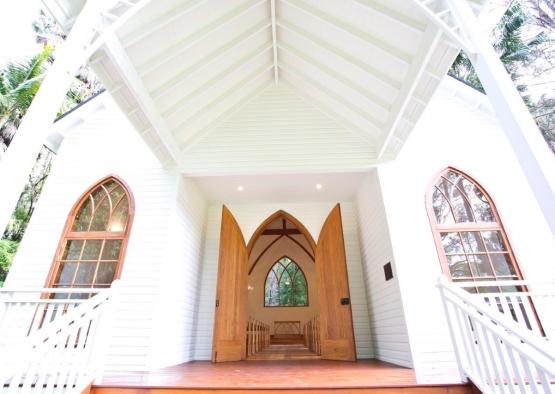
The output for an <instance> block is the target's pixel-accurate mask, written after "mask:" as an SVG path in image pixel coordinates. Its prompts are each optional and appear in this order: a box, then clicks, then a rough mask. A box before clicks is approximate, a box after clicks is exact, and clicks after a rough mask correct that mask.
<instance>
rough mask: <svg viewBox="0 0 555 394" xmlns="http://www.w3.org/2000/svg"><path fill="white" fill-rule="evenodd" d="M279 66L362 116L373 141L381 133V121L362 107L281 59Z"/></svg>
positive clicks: (367, 132)
mask: <svg viewBox="0 0 555 394" xmlns="http://www.w3.org/2000/svg"><path fill="white" fill-rule="evenodd" d="M279 67H280V68H281V69H282V70H285V71H287V72H289V73H291V74H296V75H297V76H298V77H300V78H302V79H303V80H305V81H306V82H308V83H309V84H310V85H312V86H314V87H315V88H316V89H318V90H319V91H320V92H322V93H323V94H325V95H326V96H328V97H330V98H332V99H333V100H334V101H336V102H337V103H339V104H341V105H342V106H343V107H345V108H346V109H347V110H349V111H350V112H352V113H353V114H356V115H357V116H359V117H360V118H362V119H363V120H364V121H365V122H366V123H367V125H368V127H367V128H366V134H368V135H369V136H370V137H371V138H373V139H374V141H375V138H378V137H379V136H380V135H381V133H382V128H381V127H382V125H381V123H379V122H378V121H377V120H376V119H374V118H373V117H372V115H370V114H369V113H368V112H366V111H364V110H363V109H361V108H359V107H358V106H355V105H354V104H352V103H351V102H350V101H348V100H347V99H345V98H343V97H341V96H339V95H338V94H337V93H335V92H334V91H332V90H331V89H329V88H327V87H325V86H323V85H322V84H321V83H320V82H319V81H317V80H315V79H314V78H312V77H311V76H308V75H306V74H304V73H303V72H302V71H299V70H297V69H295V67H291V66H289V65H287V64H285V63H284V62H283V61H282V62H281V64H280V66H279Z"/></svg>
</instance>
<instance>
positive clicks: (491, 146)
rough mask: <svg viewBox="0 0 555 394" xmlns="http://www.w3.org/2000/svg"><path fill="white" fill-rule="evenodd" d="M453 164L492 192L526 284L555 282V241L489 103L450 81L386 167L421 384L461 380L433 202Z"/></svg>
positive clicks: (387, 199) (383, 175) (386, 196)
mask: <svg viewBox="0 0 555 394" xmlns="http://www.w3.org/2000/svg"><path fill="white" fill-rule="evenodd" d="M423 152H429V153H430V154H423ZM432 153H433V154H432ZM449 166H452V167H455V168H457V169H458V170H461V171H463V172H465V173H466V174H468V175H469V176H471V177H472V178H473V179H475V180H476V181H478V182H479V183H480V185H481V186H482V187H484V188H485V190H486V191H487V192H488V193H489V195H490V196H491V198H492V200H493V201H494V202H495V205H496V208H497V210H498V212H499V215H500V218H501V221H502V223H503V226H504V229H505V231H506V234H507V237H508V240H509V242H510V244H511V247H512V249H513V251H514V253H515V257H516V260H517V262H518V263H519V266H520V268H521V271H522V273H523V275H524V277H525V279H528V280H531V281H533V280H538V281H542V280H548V281H550V280H554V279H555V267H554V266H553V264H550V263H549V262H551V261H553V260H554V259H555V244H554V242H553V237H552V235H551V233H550V230H549V227H548V226H547V223H546V221H545V219H544V217H543V215H542V213H541V210H540V208H539V207H538V204H537V202H536V201H535V199H534V196H533V194H532V192H531V190H530V187H529V186H528V184H527V181H526V178H525V175H524V174H523V172H522V170H521V169H520V168H519V166H518V162H517V160H515V156H514V153H513V152H512V150H511V147H510V145H509V142H508V141H507V139H506V137H505V135H504V133H503V130H501V128H500V126H499V124H498V123H497V121H496V119H495V118H494V116H493V115H492V113H491V109H490V108H489V105H488V103H487V98H486V97H485V96H484V95H482V94H480V93H478V92H476V91H474V90H472V89H471V88H469V87H467V86H465V85H463V84H461V83H459V82H457V81H455V80H453V79H451V78H447V79H445V80H444V81H443V82H442V85H441V86H440V88H439V89H438V91H437V92H436V94H435V96H434V98H433V99H432V101H431V103H430V105H429V106H428V107H427V109H426V111H425V112H424V114H423V116H422V118H421V119H420V121H419V122H418V124H417V126H416V128H415V129H414V131H413V133H412V135H411V138H410V139H409V140H408V142H407V144H406V145H405V147H404V148H403V150H402V151H401V153H400V154H399V156H398V157H397V159H396V160H395V161H393V162H390V163H387V164H384V165H381V166H380V170H379V171H380V183H381V188H382V193H383V200H384V206H385V210H386V214H387V219H388V223H389V231H390V237H391V243H392V248H393V253H394V255H395V264H396V266H395V268H396V270H397V276H398V280H399V285H400V290H401V296H402V301H403V306H404V311H405V319H406V323H407V328H408V336H409V340H410V347H411V351H412V356H413V363H414V367H415V370H416V374H417V379H418V381H419V382H420V383H446V382H459V381H460V377H459V373H458V370H457V366H456V362H455V357H454V353H453V349H452V344H451V341H450V337H449V333H448V329H447V325H446V321H445V317H444V312H443V309H442V306H441V302H440V298H439V293H438V290H437V288H436V287H435V285H436V281H437V277H438V276H439V275H440V273H441V266H440V262H439V259H438V251H437V250H436V246H435V241H434V237H433V234H432V231H431V227H430V222H429V219H428V214H427V211H426V205H425V203H426V200H425V196H426V192H427V190H428V187H429V186H430V184H431V182H432V181H433V180H434V177H435V176H436V175H437V174H438V173H439V172H440V171H441V170H444V169H445V168H447V167H449ZM540 313H541V312H540Z"/></svg>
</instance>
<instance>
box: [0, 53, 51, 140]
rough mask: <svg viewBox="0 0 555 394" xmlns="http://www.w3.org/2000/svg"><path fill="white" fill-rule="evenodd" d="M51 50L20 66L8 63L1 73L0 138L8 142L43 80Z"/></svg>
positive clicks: (21, 63) (19, 63)
mask: <svg viewBox="0 0 555 394" xmlns="http://www.w3.org/2000/svg"><path fill="white" fill-rule="evenodd" d="M51 53H52V47H50V46H45V47H44V49H43V50H42V52H41V53H39V54H38V55H36V56H33V57H32V58H30V59H28V60H26V61H23V62H11V63H8V64H7V65H6V67H5V68H4V69H3V70H0V138H1V139H2V142H3V143H4V145H6V146H7V145H8V144H9V142H10V141H11V138H12V136H13V133H14V131H15V129H17V127H18V126H19V124H20V123H21V119H22V118H23V116H24V115H25V113H27V109H28V108H29V106H30V105H31V102H32V101H33V98H34V97H35V95H36V94H37V91H38V90H39V87H40V85H41V83H42V80H43V78H44V73H45V69H46V64H47V60H48V58H49V57H50V54H51Z"/></svg>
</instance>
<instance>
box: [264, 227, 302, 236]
mask: <svg viewBox="0 0 555 394" xmlns="http://www.w3.org/2000/svg"><path fill="white" fill-rule="evenodd" d="M299 234H302V233H301V232H300V231H299V230H297V229H296V228H286V229H283V228H269V229H266V230H264V231H262V233H261V235H299Z"/></svg>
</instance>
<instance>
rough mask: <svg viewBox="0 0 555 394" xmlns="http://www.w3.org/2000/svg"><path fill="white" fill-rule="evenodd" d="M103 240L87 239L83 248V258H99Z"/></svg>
mask: <svg viewBox="0 0 555 394" xmlns="http://www.w3.org/2000/svg"><path fill="white" fill-rule="evenodd" d="M102 242H103V241H102V240H101V239H89V240H87V241H85V248H84V249H83V256H82V257H81V260H98V257H99V256H100V249H101V248H102Z"/></svg>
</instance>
